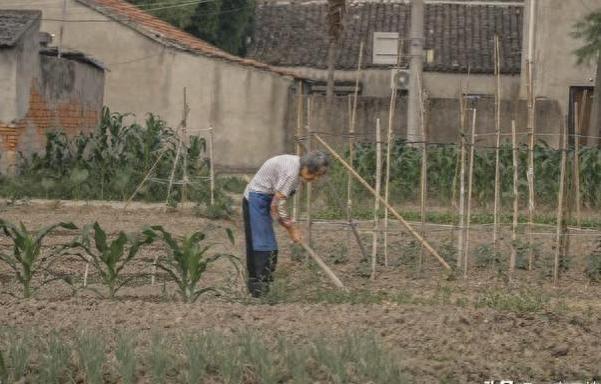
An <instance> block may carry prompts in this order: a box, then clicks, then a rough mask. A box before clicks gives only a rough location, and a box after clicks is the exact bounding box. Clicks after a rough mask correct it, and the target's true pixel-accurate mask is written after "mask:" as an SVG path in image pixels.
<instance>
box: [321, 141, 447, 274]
mask: <svg viewBox="0 0 601 384" xmlns="http://www.w3.org/2000/svg"><path fill="white" fill-rule="evenodd" d="M313 136H314V137H315V139H316V140H317V141H318V142H319V143H320V144H321V145H323V146H324V148H326V149H327V150H328V152H330V153H331V154H332V156H333V157H334V158H335V159H336V160H338V161H339V162H340V163H341V164H342V166H344V167H345V168H346V169H347V170H348V171H349V172H350V173H351V175H353V177H354V178H355V179H357V181H359V183H361V185H363V187H365V188H366V189H367V190H368V191H369V192H370V193H371V194H372V195H376V196H377V194H376V191H375V190H374V189H373V188H372V187H371V185H369V183H368V182H367V181H365V179H363V178H362V177H361V176H360V175H359V174H358V173H357V171H355V170H354V169H353V167H351V166H350V165H349V164H348V163H347V162H346V161H345V160H344V159H343V158H342V156H340V155H339V154H338V153H337V152H336V151H335V150H334V149H333V148H332V147H331V146H330V145H329V144H328V143H326V142H325V141H324V140H323V139H322V138H321V137H320V136H319V135H317V134H314V135H313ZM378 199H379V200H380V202H381V203H382V204H383V205H384V206H385V207H386V209H388V210H390V213H391V214H392V215H393V216H394V217H395V218H396V219H397V220H399V221H400V222H401V224H402V225H403V226H404V227H405V228H406V229H407V231H409V233H411V235H412V236H413V237H415V238H416V239H417V241H419V242H420V243H421V244H423V246H424V247H425V248H426V250H427V251H428V252H429V253H430V254H431V255H432V256H434V257H435V258H436V259H437V260H438V261H439V262H440V264H442V265H443V266H444V267H445V268H446V269H451V267H450V266H449V264H447V262H446V261H445V260H444V259H443V258H442V257H441V256H440V255H439V254H438V252H436V250H435V249H434V248H432V246H431V245H430V244H429V243H428V242H427V241H426V240H425V239H424V238H423V237H422V236H421V235H420V234H419V233H418V232H417V231H416V230H415V229H413V227H412V226H411V225H410V224H409V223H408V222H407V221H406V220H405V219H404V218H403V217H402V216H401V215H400V214H399V213H398V212H397V211H396V210H395V209H394V208H393V207H392V206H391V205H390V204H389V203H388V202H387V201H386V200H384V198H383V197H381V196H378Z"/></svg>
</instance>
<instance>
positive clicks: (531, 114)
mask: <svg viewBox="0 0 601 384" xmlns="http://www.w3.org/2000/svg"><path fill="white" fill-rule="evenodd" d="M532 71H533V67H532V60H528V170H527V171H526V177H527V179H528V242H529V244H532V242H533V238H532V231H533V228H534V224H533V221H534V208H535V207H534V197H535V196H534V194H535V191H534V142H535V132H534V129H535V121H534V119H535V107H536V105H535V103H536V99H535V97H534V76H533V72H532ZM533 258H534V251H533V248H532V247H531V246H530V247H529V251H528V270H529V271H531V270H532V262H533Z"/></svg>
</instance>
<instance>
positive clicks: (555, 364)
mask: <svg viewBox="0 0 601 384" xmlns="http://www.w3.org/2000/svg"><path fill="white" fill-rule="evenodd" d="M2 218H3V219H5V220H10V221H19V220H22V221H23V222H24V223H25V224H26V225H27V226H31V227H32V228H40V227H42V226H44V225H48V224H50V223H54V222H58V221H74V222H75V223H76V224H77V225H79V226H81V225H83V224H86V223H90V222H92V221H94V220H97V221H98V222H99V223H100V224H101V225H102V226H104V227H106V228H107V230H109V231H111V232H112V233H114V232H116V231H118V230H127V231H132V230H137V229H139V228H141V227H142V226H144V225H153V224H162V225H164V226H165V227H166V228H167V229H168V230H170V231H173V232H174V233H177V234H183V233H187V232H191V231H194V230H199V229H203V228H205V229H207V226H209V228H208V229H207V232H208V233H209V235H210V236H209V238H211V239H214V241H215V242H216V243H219V244H221V245H219V247H220V249H221V250H224V251H228V252H232V253H234V254H237V255H239V256H241V255H242V253H241V252H242V240H243V239H242V237H241V236H242V235H241V232H240V230H239V228H240V225H239V223H229V222H224V221H221V222H209V221H207V220H204V219H200V218H198V217H196V216H194V215H193V213H192V212H167V213H165V212H162V211H161V210H157V209H137V210H136V211H133V212H125V211H123V210H118V209H113V208H110V207H104V208H98V207H81V208H67V207H64V206H63V207H61V206H56V205H52V206H39V205H34V206H21V207H5V208H4V212H2ZM227 226H230V227H233V228H235V229H237V242H238V244H237V246H236V247H231V246H228V245H227V242H226V238H225V235H224V234H223V230H222V228H223V227H227ZM281 235H282V234H281V233H280V239H282V237H281ZM71 236H72V235H71V234H69V233H65V231H60V232H59V233H58V234H57V235H56V236H54V237H51V238H49V239H48V243H49V244H50V243H60V242H63V241H65V239H70V238H71ZM340 238H343V239H346V235H345V234H343V233H336V232H334V233H329V232H328V233H326V232H320V231H316V235H315V236H314V241H316V242H318V243H320V244H321V247H320V249H321V252H324V253H323V254H322V255H323V256H324V257H325V258H326V259H327V260H328V262H329V263H330V264H331V265H332V266H333V269H334V271H335V272H336V273H337V274H338V275H339V276H340V277H341V279H342V280H343V281H344V282H345V283H346V284H347V285H348V286H350V288H351V295H352V294H353V292H359V291H361V292H365V291H367V292H373V293H377V292H383V291H385V292H391V291H394V292H401V293H403V294H405V295H410V296H411V297H415V298H424V300H415V301H407V302H395V301H394V300H390V301H387V300H381V301H379V302H378V303H377V304H369V303H367V302H365V303H358V304H348V303H338V304H336V303H332V304H326V303H317V304H315V303H310V302H306V301H305V300H303V290H305V289H306V290H307V291H309V290H311V289H315V288H316V287H317V286H318V287H319V289H322V290H324V291H326V290H328V289H329V285H328V282H327V280H325V277H324V276H322V275H317V276H316V273H317V272H315V271H316V270H315V269H314V268H313V267H310V266H309V264H308V263H306V262H298V261H293V260H291V259H290V251H289V249H288V246H287V244H284V243H285V241H281V242H282V248H283V249H282V252H281V257H280V262H279V265H278V268H279V273H278V279H279V280H280V281H285V284H286V285H287V286H288V287H289V288H292V289H294V290H295V292H294V295H293V296H294V300H292V299H291V300H290V301H289V302H287V301H286V299H285V298H284V299H282V300H279V301H276V304H273V305H268V304H265V303H264V302H259V301H256V300H250V299H248V298H247V297H246V296H245V295H244V294H243V293H242V292H243V283H242V282H241V281H238V283H237V285H236V287H235V289H234V290H233V291H231V292H230V293H231V295H230V296H228V297H212V296H206V297H204V298H202V299H201V300H199V301H198V302H196V303H194V304H184V303H181V302H179V301H178V300H177V298H175V299H174V298H173V296H174V288H175V287H174V286H173V284H172V283H170V282H167V283H166V284H165V285H164V287H163V285H162V284H156V285H154V286H151V285H149V284H148V277H147V276H146V275H145V273H147V272H148V271H149V267H148V264H149V260H152V259H153V258H154V256H155V255H156V254H157V253H161V252H164V251H163V250H162V249H163V248H162V247H161V246H160V245H158V244H157V245H152V246H151V247H149V248H148V249H146V250H144V252H143V254H142V255H141V258H140V260H138V261H137V262H136V263H135V264H133V265H132V266H131V267H130V268H129V269H128V271H127V272H128V273H131V274H140V278H139V279H138V280H136V282H135V284H132V285H130V286H128V287H126V288H124V290H123V291H122V292H120V294H119V295H118V296H119V298H118V299H117V300H114V301H113V300H108V299H102V298H98V297H96V296H95V295H93V294H91V293H87V292H78V293H77V294H76V295H75V296H72V295H71V293H70V290H69V289H67V288H65V287H63V286H61V285H60V284H58V283H57V284H56V285H51V286H49V287H48V288H45V289H42V290H41V291H40V292H39V293H38V294H37V295H36V297H35V298H34V299H29V300H23V299H16V298H13V297H10V296H8V295H1V296H0V308H1V309H2V310H1V311H0V324H1V325H2V326H7V327H15V328H17V329H22V330H28V329H37V330H39V331H41V332H50V331H58V332H61V333H65V334H70V333H72V332H74V331H75V330H78V329H81V328H91V329H96V330H102V331H107V332H113V331H115V330H121V329H128V330H132V331H138V332H142V333H144V332H148V331H151V330H165V331H166V332H172V331H180V330H182V331H194V330H205V329H212V330H218V331H223V332H226V333H227V332H230V331H237V330H241V329H247V328H249V329H254V330H257V331H258V332H260V333H261V334H264V335H265V337H266V338H272V337H275V336H278V335H282V336H286V337H290V338H293V339H298V340H299V341H302V340H303V339H305V338H309V337H313V336H315V335H327V336H336V335H340V334H343V333H345V332H349V331H356V332H375V333H376V334H378V335H379V336H380V337H381V338H382V339H383V340H384V342H385V343H386V344H387V345H388V347H390V348H392V349H394V350H396V351H398V353H399V354H400V356H401V360H402V361H401V364H402V366H403V367H404V370H405V371H406V372H407V373H408V374H409V375H410V377H411V378H412V379H413V380H414V381H415V382H417V383H432V382H456V383H482V382H483V381H484V380H489V379H497V380H500V379H513V380H520V381H527V380H530V381H533V382H537V383H538V382H550V381H552V380H560V379H571V380H576V379H582V378H587V379H589V380H590V379H592V378H599V377H601V314H600V311H599V308H600V307H599V305H598V304H597V300H598V298H599V294H600V293H601V289H599V287H597V286H594V285H590V284H588V283H586V282H585V280H584V279H583V278H582V274H581V273H580V271H574V272H570V273H573V275H571V274H568V275H565V276H564V277H563V278H562V284H561V285H560V287H558V288H553V287H552V286H551V285H550V282H549V280H548V279H547V278H543V277H540V275H539V274H537V273H534V272H531V273H528V272H524V271H521V272H520V274H519V275H518V277H517V278H516V279H515V280H514V281H512V282H511V283H507V282H506V281H504V279H503V278H500V277H498V275H497V274H495V273H492V272H488V271H484V272H477V271H474V272H472V273H471V274H470V277H469V278H468V280H466V281H465V280H463V279H460V278H455V277H452V276H451V277H450V276H449V275H447V274H445V273H443V272H441V271H440V267H438V266H437V265H436V264H435V262H433V261H431V260H429V261H428V262H427V263H426V265H425V267H424V272H423V273H422V275H421V277H419V278H416V274H414V273H412V272H411V271H409V268H404V267H403V266H402V265H401V266H396V267H383V266H378V269H379V274H378V276H377V279H376V281H373V282H372V281H370V280H369V278H366V277H365V276H364V274H361V273H359V272H358V271H359V270H360V265H359V264H360V263H359V262H358V261H357V258H356V257H355V256H356V255H355V256H352V257H350V260H346V261H344V262H341V263H340V264H333V260H331V259H329V258H328V256H327V253H328V252H329V251H328V246H329V247H330V248H331V247H332V246H335V244H336V241H340V242H343V241H345V240H340ZM6 241H7V239H5V238H2V239H1V242H2V244H3V245H4V244H5V243H6ZM581 246H583V247H584V245H581ZM586 246H587V247H588V246H589V245H586ZM2 248H5V247H4V246H3V247H2ZM331 252H334V251H331ZM355 252H357V250H355ZM393 252H394V250H393ZM83 265H84V264H83V262H81V261H79V260H77V259H73V258H71V259H65V262H64V263H61V264H60V266H59V268H60V271H61V272H65V273H73V274H78V275H81V272H82V270H83ZM226 274H228V275H231V274H232V272H231V268H230V267H229V266H228V265H226V264H225V263H223V264H219V265H218V266H216V268H215V269H214V270H213V271H212V272H211V273H209V274H208V275H207V280H206V281H205V282H204V283H203V284H219V283H221V282H223V281H224V275H226ZM91 279H92V281H93V276H91ZM157 279H158V281H159V282H160V281H161V279H163V280H164V277H158V278H157ZM0 288H1V290H2V291H7V290H11V289H14V288H15V284H14V278H12V277H11V275H10V272H9V270H8V269H7V268H6V266H0ZM490 290H495V291H494V292H503V291H504V290H506V291H507V292H523V291H524V290H535V291H536V292H537V294H540V295H544V296H545V297H548V302H546V304H545V305H543V306H541V307H540V308H537V309H534V310H532V311H527V310H521V311H520V310H512V309H511V308H509V309H503V308H499V307H495V305H488V306H487V305H484V306H476V305H473V303H474V302H475V300H476V298H477V297H479V295H482V294H484V293H486V292H490ZM166 292H167V293H166ZM440 292H446V298H445V299H442V300H439V299H437V300H426V299H425V298H433V297H435V296H436V295H439V294H440Z"/></svg>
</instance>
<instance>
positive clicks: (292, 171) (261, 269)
mask: <svg viewBox="0 0 601 384" xmlns="http://www.w3.org/2000/svg"><path fill="white" fill-rule="evenodd" d="M329 163H330V161H329V158H328V156H327V155H326V154H325V153H323V152H320V151H313V152H310V153H308V154H306V155H304V156H303V157H299V156H295V155H280V156H276V157H272V158H271V159H269V160H267V161H266V162H265V163H264V164H263V165H262V166H261V168H260V169H259V171H258V172H257V174H256V175H255V177H253V179H252V180H251V181H250V183H248V185H247V186H246V189H245V191H244V200H243V202H242V211H243V214H244V230H245V235H246V267H247V272H248V290H249V291H250V293H251V295H252V296H254V297H259V296H261V295H263V294H264V293H266V292H267V291H268V289H269V283H270V282H271V281H273V276H272V274H273V272H274V271H275V266H276V263H277V256H278V245H277V243H276V240H275V233H274V231H273V225H272V222H273V219H272V218H275V219H276V220H277V221H278V223H280V225H281V226H282V227H284V228H286V230H287V231H288V234H289V235H290V238H291V239H292V241H293V242H295V243H298V242H300V241H301V240H302V234H301V232H300V230H299V229H298V227H297V226H296V225H295V223H294V221H293V220H292V218H291V217H290V215H289V213H288V206H287V202H288V199H289V198H290V197H291V196H292V195H294V193H295V192H296V189H297V188H298V186H299V182H300V181H301V180H302V181H304V182H306V183H308V182H311V181H313V180H316V179H318V178H319V177H321V176H323V175H324V174H325V173H326V172H327V170H328V166H329Z"/></svg>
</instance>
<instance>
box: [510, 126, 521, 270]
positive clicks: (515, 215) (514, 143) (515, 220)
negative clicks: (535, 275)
mask: <svg viewBox="0 0 601 384" xmlns="http://www.w3.org/2000/svg"><path fill="white" fill-rule="evenodd" d="M511 144H512V149H513V151H512V153H513V156H512V158H513V221H512V225H511V256H510V258H509V277H510V278H512V277H513V273H514V271H515V261H516V258H517V249H516V247H517V244H516V241H517V228H518V214H519V212H518V207H519V206H518V204H519V200H518V199H519V194H518V182H519V180H518V145H517V137H516V132H515V120H512V121H511Z"/></svg>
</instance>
